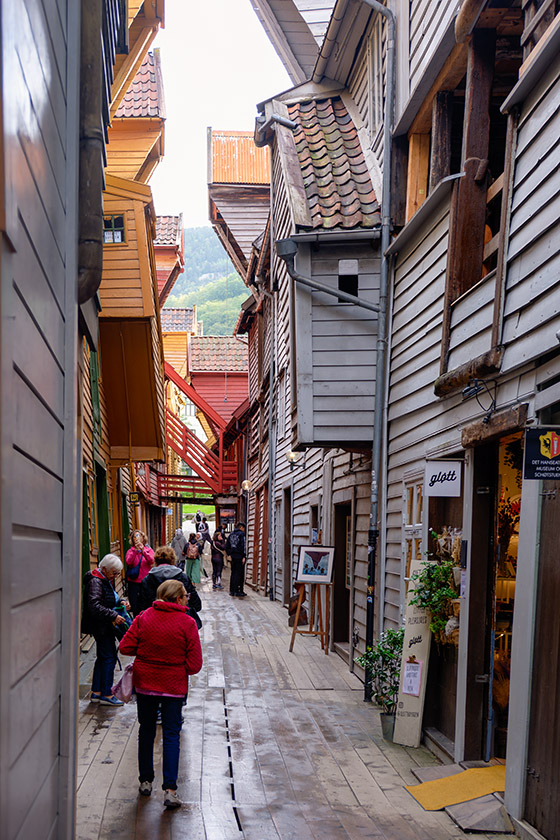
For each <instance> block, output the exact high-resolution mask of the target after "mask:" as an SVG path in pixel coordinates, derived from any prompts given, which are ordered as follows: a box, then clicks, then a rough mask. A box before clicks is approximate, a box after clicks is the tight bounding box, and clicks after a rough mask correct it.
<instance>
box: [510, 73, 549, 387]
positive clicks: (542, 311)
mask: <svg viewBox="0 0 560 840" xmlns="http://www.w3.org/2000/svg"><path fill="white" fill-rule="evenodd" d="M559 98H560V61H557V62H556V63H555V64H554V65H552V66H551V67H550V69H549V71H548V73H547V74H546V75H545V76H544V78H543V79H541V81H540V84H539V85H538V86H537V87H536V88H535V90H534V91H533V92H532V94H531V96H530V97H529V98H528V99H527V101H526V102H525V103H524V105H523V109H522V112H521V116H520V120H519V126H518V135H517V146H516V153H515V173H514V186H513V201H512V213H511V227H510V238H509V250H508V271H507V282H506V303H505V313H504V331H503V343H504V345H505V353H504V361H503V370H504V371H507V370H510V369H512V368H514V367H516V366H517V365H520V364H523V363H524V362H526V361H528V360H529V359H533V358H536V357H538V356H543V355H545V354H546V353H548V352H550V351H551V350H557V349H558V340H557V338H556V334H557V331H558V314H559V311H560V294H559V289H558V277H559V273H560V237H559V232H558V219H559V218H560V111H559V109H558V101H559Z"/></svg>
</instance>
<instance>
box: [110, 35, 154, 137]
mask: <svg viewBox="0 0 560 840" xmlns="http://www.w3.org/2000/svg"><path fill="white" fill-rule="evenodd" d="M115 117H116V119H121V118H125V117H136V118H138V117H152V118H153V117H157V118H159V119H162V120H164V119H165V100H164V96H163V82H162V76H161V65H160V58H159V50H156V51H155V52H153V53H148V54H147V56H146V58H145V59H144V61H143V62H142V65H141V67H140V69H139V70H138V72H137V73H136V76H135V77H134V79H133V81H132V84H131V85H130V87H129V88H128V90H127V92H126V93H125V95H124V98H123V100H122V102H121V104H120V105H119V107H118V109H117V112H116V114H115Z"/></svg>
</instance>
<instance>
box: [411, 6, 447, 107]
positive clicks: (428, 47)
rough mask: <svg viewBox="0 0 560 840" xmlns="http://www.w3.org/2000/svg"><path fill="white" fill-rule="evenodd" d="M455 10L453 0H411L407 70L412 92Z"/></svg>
mask: <svg viewBox="0 0 560 840" xmlns="http://www.w3.org/2000/svg"><path fill="white" fill-rule="evenodd" d="M456 11H457V5H456V4H455V3H442V2H440V0H410V19H409V63H408V70H409V79H410V82H409V90H410V92H411V93H412V92H413V91H414V89H415V87H416V86H417V85H418V82H419V81H420V80H421V78H422V75H423V74H424V73H425V72H426V69H427V67H428V65H429V63H430V60H431V58H432V57H433V55H434V52H435V50H436V47H437V46H438V44H439V41H440V40H441V37H442V35H443V34H444V32H445V30H446V28H447V27H448V26H449V24H450V22H451V21H452V20H453V18H454V17H455V14H456Z"/></svg>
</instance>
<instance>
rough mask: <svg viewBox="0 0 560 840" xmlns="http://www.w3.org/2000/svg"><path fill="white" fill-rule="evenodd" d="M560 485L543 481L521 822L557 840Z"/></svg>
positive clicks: (559, 814)
mask: <svg viewBox="0 0 560 840" xmlns="http://www.w3.org/2000/svg"><path fill="white" fill-rule="evenodd" d="M559 521H560V481H543V492H542V508H541V532H540V552H539V577H538V584H537V611H536V624H535V647H534V659H533V684H532V697H531V717H530V724H529V751H528V757H527V790H526V800H525V815H524V816H525V819H526V820H527V821H528V822H529V823H530V824H531V825H533V826H534V827H535V828H536V829H537V830H538V831H539V832H540V833H541V834H542V835H543V836H544V837H547V838H548V840H560V808H558V805H557V799H558V791H559V790H560V762H559V760H558V756H559V755H560V716H559V715H558V713H557V705H558V694H559V692H560V609H559V608H558V605H559V604H560V549H559V542H558V522H559Z"/></svg>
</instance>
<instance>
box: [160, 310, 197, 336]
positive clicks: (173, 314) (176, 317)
mask: <svg viewBox="0 0 560 840" xmlns="http://www.w3.org/2000/svg"><path fill="white" fill-rule="evenodd" d="M160 315H161V330H162V332H191V331H192V330H193V329H194V327H193V322H194V309H193V308H192V306H189V307H185V308H182V309H174V308H173V307H168V306H164V307H163V309H162V310H161V312H160Z"/></svg>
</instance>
